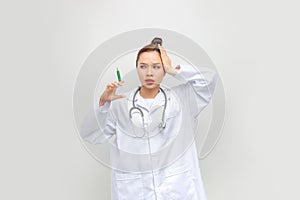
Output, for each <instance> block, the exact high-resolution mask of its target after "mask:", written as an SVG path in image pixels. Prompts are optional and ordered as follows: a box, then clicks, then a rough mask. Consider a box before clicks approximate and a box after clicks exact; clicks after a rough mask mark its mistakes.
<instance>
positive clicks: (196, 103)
mask: <svg viewBox="0 0 300 200" xmlns="http://www.w3.org/2000/svg"><path fill="white" fill-rule="evenodd" d="M174 77H175V78H177V79H179V80H181V81H184V82H186V83H185V84H182V85H179V86H177V87H175V90H177V93H179V95H180V96H181V97H182V100H183V103H184V104H185V105H186V106H187V107H188V108H189V110H190V112H191V114H192V115H193V116H194V117H197V116H198V115H199V113H200V112H201V111H202V110H203V109H204V108H205V107H206V106H207V105H208V104H209V102H210V100H211V98H212V95H213V92H214V89H215V85H216V80H217V74H216V72H215V71H214V70H212V69H210V68H207V67H197V68H196V67H193V66H189V65H180V69H179V71H178V73H177V74H176V75H175V76H174Z"/></svg>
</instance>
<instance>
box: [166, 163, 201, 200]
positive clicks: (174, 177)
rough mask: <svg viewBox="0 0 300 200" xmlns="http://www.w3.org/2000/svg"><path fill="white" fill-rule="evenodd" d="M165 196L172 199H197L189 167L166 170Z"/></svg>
mask: <svg viewBox="0 0 300 200" xmlns="http://www.w3.org/2000/svg"><path fill="white" fill-rule="evenodd" d="M163 184H164V196H165V198H167V199H172V200H196V199H197V196H196V190H195V186H194V182H193V179H192V176H191V171H190V169H189V168H187V167H178V168H174V169H170V170H168V171H167V172H165V177H164V183H163Z"/></svg>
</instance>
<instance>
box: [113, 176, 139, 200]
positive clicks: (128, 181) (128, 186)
mask: <svg viewBox="0 0 300 200" xmlns="http://www.w3.org/2000/svg"><path fill="white" fill-rule="evenodd" d="M115 175H116V184H117V185H116V186H117V190H118V200H132V199H137V200H142V199H144V197H143V180H142V175H141V174H133V173H122V172H121V173H116V174H115Z"/></svg>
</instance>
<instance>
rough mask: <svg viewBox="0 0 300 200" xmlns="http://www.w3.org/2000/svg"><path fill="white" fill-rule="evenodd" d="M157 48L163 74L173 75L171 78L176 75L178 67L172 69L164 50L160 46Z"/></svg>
mask: <svg viewBox="0 0 300 200" xmlns="http://www.w3.org/2000/svg"><path fill="white" fill-rule="evenodd" d="M158 46H159V50H160V57H161V60H162V63H163V66H164V69H165V72H166V73H167V74H170V75H173V76H174V75H176V74H177V72H178V70H179V68H180V67H179V66H178V67H175V68H173V67H172V63H171V59H170V57H169V56H168V54H167V52H166V50H165V49H164V48H163V47H162V46H160V45H158Z"/></svg>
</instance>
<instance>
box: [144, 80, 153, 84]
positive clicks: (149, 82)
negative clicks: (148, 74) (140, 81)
mask: <svg viewBox="0 0 300 200" xmlns="http://www.w3.org/2000/svg"><path fill="white" fill-rule="evenodd" d="M145 82H146V84H147V85H152V84H154V80H152V79H146V80H145Z"/></svg>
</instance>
